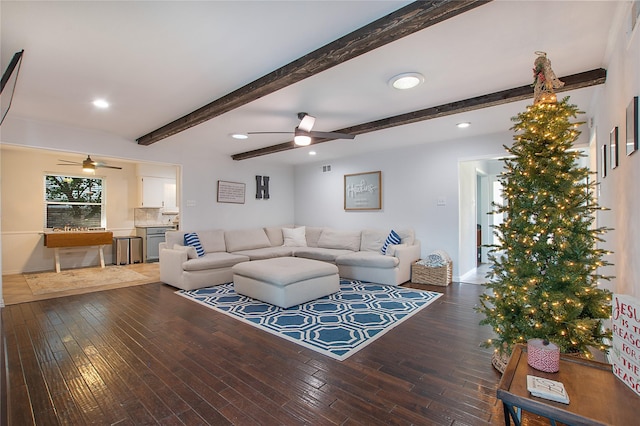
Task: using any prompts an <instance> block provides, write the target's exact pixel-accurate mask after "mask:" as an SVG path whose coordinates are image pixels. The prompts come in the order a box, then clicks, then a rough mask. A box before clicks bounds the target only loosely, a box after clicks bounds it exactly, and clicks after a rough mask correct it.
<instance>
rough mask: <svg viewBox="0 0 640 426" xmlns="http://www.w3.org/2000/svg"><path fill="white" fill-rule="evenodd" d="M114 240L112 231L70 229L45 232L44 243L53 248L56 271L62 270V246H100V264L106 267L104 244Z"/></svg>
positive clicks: (109, 243)
mask: <svg viewBox="0 0 640 426" xmlns="http://www.w3.org/2000/svg"><path fill="white" fill-rule="evenodd" d="M112 242H113V232H111V231H86V232H84V231H70V232H45V234H44V245H45V247H48V248H52V249H53V250H54V251H53V253H54V257H55V261H56V272H60V252H59V249H61V248H69V247H89V246H98V252H99V253H100V266H101V267H102V268H104V246H105V245H111V244H112Z"/></svg>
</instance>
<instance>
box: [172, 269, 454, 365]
mask: <svg viewBox="0 0 640 426" xmlns="http://www.w3.org/2000/svg"><path fill="white" fill-rule="evenodd" d="M176 293H177V294H179V295H181V296H183V297H186V298H188V299H190V300H193V301H196V302H198V303H201V304H203V305H205V306H207V307H209V308H213V309H215V310H217V311H220V312H222V313H224V314H227V315H230V316H232V317H234V318H236V319H239V320H240V321H244V322H246V323H248V324H251V325H253V326H255V327H258V328H260V329H262V330H265V331H267V332H269V333H272V334H275V335H276V336H280V337H282V338H284V339H287V340H290V341H292V342H295V343H297V344H299V345H302V346H304V347H306V348H309V349H312V350H314V351H317V352H320V353H322V354H325V355H327V356H330V357H332V358H335V359H337V360H340V361H342V360H344V359H346V358H348V357H349V356H351V355H353V354H354V353H356V352H357V351H359V350H360V349H362V348H363V347H365V346H367V345H368V344H369V343H371V342H372V341H374V340H375V339H377V338H378V337H380V336H382V335H383V334H385V333H386V332H388V331H389V330H391V329H392V328H394V327H395V326H397V325H398V324H400V323H401V322H403V321H404V320H406V319H407V318H409V317H411V316H412V315H415V314H416V313H417V312H419V311H420V310H422V309H424V308H426V307H427V306H428V305H429V304H430V303H431V302H433V301H434V300H436V299H437V298H438V297H440V296H442V294H441V293H436V292H432V291H424V290H416V289H410V288H404V287H396V286H388V285H380V284H372V283H367V282H360V281H349V280H340V291H338V292H337V293H334V294H332V295H330V296H326V297H323V298H320V299H316V300H313V301H311V302H307V303H304V304H302V305H298V306H293V307H291V308H288V309H283V308H280V307H278V306H274V305H271V304H269V303H265V302H261V301H259V300H256V299H252V298H250V297H246V296H242V295H238V294H236V292H235V291H234V288H233V283H229V284H223V285H219V286H214V287H207V288H201V289H198V290H191V291H185V290H180V291H177V292H176Z"/></svg>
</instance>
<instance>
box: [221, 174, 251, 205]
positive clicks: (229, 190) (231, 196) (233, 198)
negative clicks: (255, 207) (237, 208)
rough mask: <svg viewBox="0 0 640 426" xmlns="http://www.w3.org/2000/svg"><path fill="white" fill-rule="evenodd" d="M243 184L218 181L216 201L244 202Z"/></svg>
mask: <svg viewBox="0 0 640 426" xmlns="http://www.w3.org/2000/svg"><path fill="white" fill-rule="evenodd" d="M244 192H245V184H244V183H240V182H227V181H224V180H219V181H218V202H219V203H233V204H244Z"/></svg>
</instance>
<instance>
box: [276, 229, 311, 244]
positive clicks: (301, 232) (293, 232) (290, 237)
mask: <svg viewBox="0 0 640 426" xmlns="http://www.w3.org/2000/svg"><path fill="white" fill-rule="evenodd" d="M282 235H283V236H284V244H283V245H284V246H285V247H306V246H307V240H306V239H305V227H304V226H300V227H299V228H291V229H289V228H282Z"/></svg>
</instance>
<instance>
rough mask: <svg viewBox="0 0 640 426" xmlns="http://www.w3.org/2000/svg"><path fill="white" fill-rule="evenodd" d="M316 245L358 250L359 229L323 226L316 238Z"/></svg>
mask: <svg viewBox="0 0 640 426" xmlns="http://www.w3.org/2000/svg"><path fill="white" fill-rule="evenodd" d="M318 247H322V248H330V249H339V250H351V251H358V250H360V231H339V230H336V229H330V228H324V229H323V230H322V234H320V238H319V239H318Z"/></svg>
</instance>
